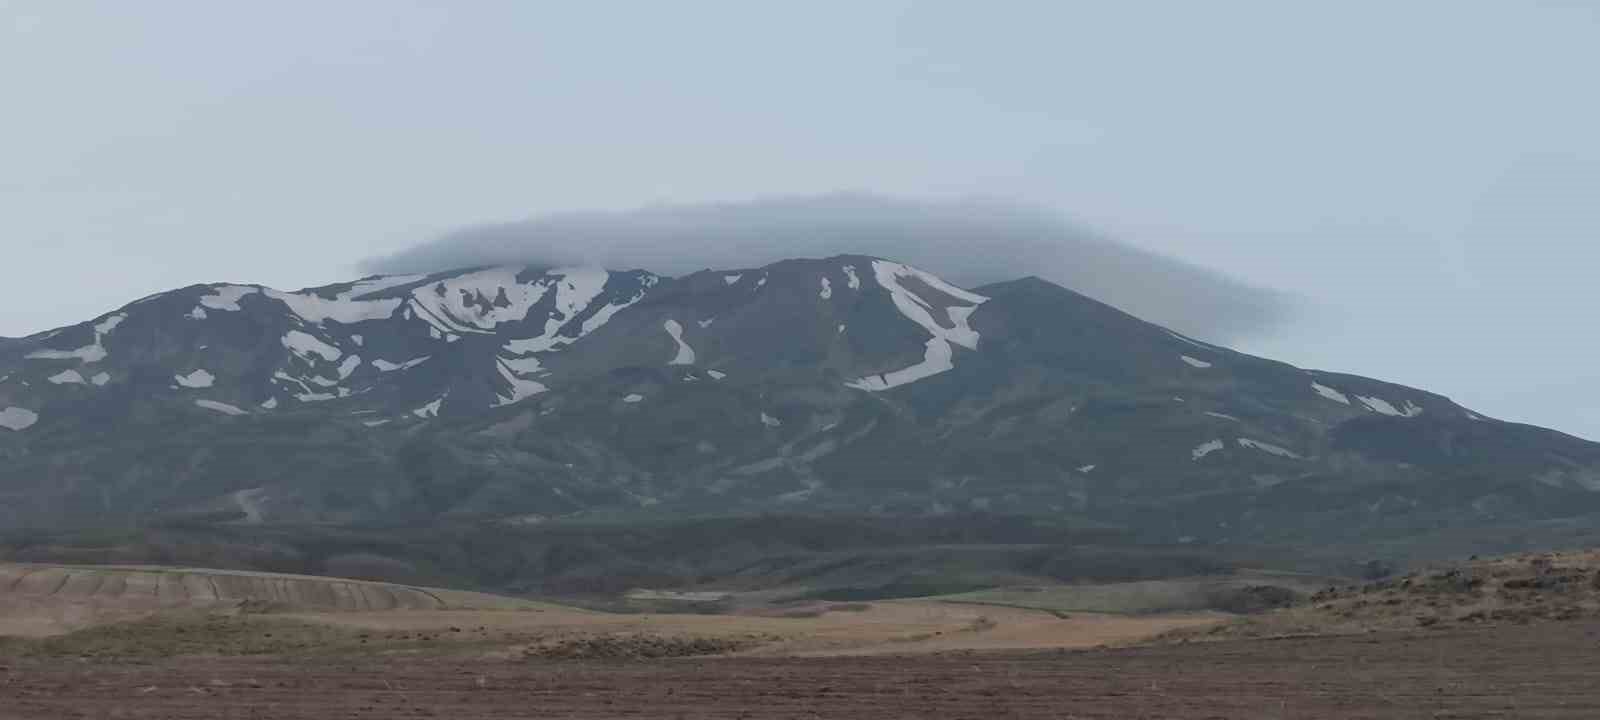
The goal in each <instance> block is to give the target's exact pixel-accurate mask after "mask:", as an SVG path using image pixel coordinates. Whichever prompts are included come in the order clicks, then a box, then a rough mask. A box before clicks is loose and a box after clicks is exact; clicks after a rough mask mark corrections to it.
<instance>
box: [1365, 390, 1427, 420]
mask: <svg viewBox="0 0 1600 720" xmlns="http://www.w3.org/2000/svg"><path fill="white" fill-rule="evenodd" d="M1356 399H1357V400H1360V401H1361V404H1362V405H1365V406H1367V409H1368V410H1371V411H1373V412H1375V413H1378V414H1380V415H1390V416H1393V417H1416V416H1418V415H1421V414H1422V408H1420V407H1417V406H1416V404H1414V403H1412V402H1411V401H1410V400H1407V401H1406V406H1405V407H1404V408H1396V407H1395V406H1394V404H1393V403H1391V402H1389V401H1388V400H1384V399H1383V398H1379V397H1366V396H1363V395H1357V396H1356Z"/></svg>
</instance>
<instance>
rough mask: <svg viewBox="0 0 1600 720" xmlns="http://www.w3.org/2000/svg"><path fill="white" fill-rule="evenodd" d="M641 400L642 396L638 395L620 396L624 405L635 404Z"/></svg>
mask: <svg viewBox="0 0 1600 720" xmlns="http://www.w3.org/2000/svg"><path fill="white" fill-rule="evenodd" d="M641 400H644V396H643V395H640V394H639V393H628V394H627V395H624V396H622V401H623V402H625V403H636V402H639V401H641Z"/></svg>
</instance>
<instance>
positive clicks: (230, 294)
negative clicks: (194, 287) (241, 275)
mask: <svg viewBox="0 0 1600 720" xmlns="http://www.w3.org/2000/svg"><path fill="white" fill-rule="evenodd" d="M255 292H256V288H253V287H246V286H244V285H222V286H218V287H214V288H211V294H210V295H205V296H202V297H201V298H200V304H201V305H204V306H206V307H208V308H211V309H212V310H226V311H228V312H238V311H240V310H242V309H243V308H241V307H239V301H240V300H243V299H244V297H245V296H246V295H253V294H255Z"/></svg>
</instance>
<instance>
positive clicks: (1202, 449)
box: [1189, 440, 1222, 460]
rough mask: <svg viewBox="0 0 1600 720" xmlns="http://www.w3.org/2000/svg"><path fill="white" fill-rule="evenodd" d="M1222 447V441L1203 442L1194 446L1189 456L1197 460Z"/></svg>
mask: <svg viewBox="0 0 1600 720" xmlns="http://www.w3.org/2000/svg"><path fill="white" fill-rule="evenodd" d="M1221 449H1222V441H1221V440H1212V441H1210V442H1203V443H1200V444H1199V445H1196V446H1194V449H1193V450H1190V451H1189V456H1190V457H1191V458H1193V459H1195V460H1199V459H1200V458H1203V457H1205V456H1207V455H1210V454H1211V453H1214V452H1216V451H1218V450H1221Z"/></svg>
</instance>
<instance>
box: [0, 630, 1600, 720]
mask: <svg viewBox="0 0 1600 720" xmlns="http://www.w3.org/2000/svg"><path fill="white" fill-rule="evenodd" d="M1597 640H1600V625H1596V624H1593V623H1547V624H1535V625H1529V626H1501V627H1483V628H1470V629H1454V630H1449V631H1437V632H1426V631H1421V632H1414V633H1410V634H1395V635H1389V634H1384V635H1368V636H1361V637H1333V638H1300V639H1286V640H1243V641H1227V642H1216V643H1192V644H1188V645H1174V646H1157V647H1143V648H1130V649H1121V650H1105V651H1077V652H1061V651H1053V652H1034V653H1015V652H1012V653H967V652H958V653H944V654H933V655H926V654H924V655H909V656H893V657H844V658H839V657H834V658H748V657H746V658H739V657H734V658H716V659H680V660H654V661H634V662H610V663H595V662H572V661H537V660H517V661H506V660H494V659H482V658H480V659H470V660H467V659H461V658H456V657H452V656H448V655H396V656H387V657H386V656H370V657H367V658H364V659H358V660H352V659H348V658H343V659H330V658H323V659H310V658H301V659H296V660H294V661H292V662H286V661H284V660H283V659H281V658H271V657H266V658H226V659H214V658H176V659H168V660H161V661H155V662H145V663H125V662H124V663H104V662H89V663H85V662H81V661H78V660H76V659H54V660H16V661H7V662H6V664H5V666H4V667H3V668H0V717H4V718H173V719H177V718H274V719H280V720H292V719H296V718H304V719H312V718H315V719H317V720H325V719H328V718H399V717H449V718H452V719H453V720H472V719H474V718H545V717H548V718H626V717H639V718H841V719H843V718H984V719H987V718H1052V719H1063V718H1077V719H1085V718H1116V719H1118V720H1125V719H1128V718H1230V719H1233V718H1237V719H1241V720H1249V719H1256V718H1260V719H1263V720H1265V719H1269V718H1270V719H1272V720H1280V719H1283V718H1296V719H1300V720H1306V719H1312V718H1430V719H1432V718H1594V717H1600V683H1597V682H1596V679H1597V677H1600V671H1597V670H1595V669H1594V666H1593V659H1594V657H1595V653H1596V648H1597Z"/></svg>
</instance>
